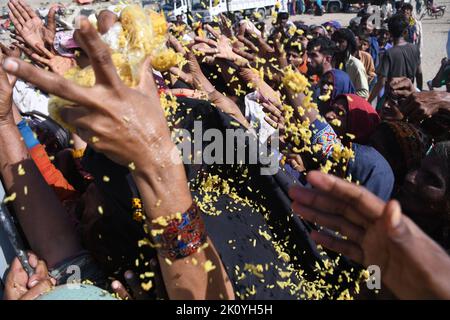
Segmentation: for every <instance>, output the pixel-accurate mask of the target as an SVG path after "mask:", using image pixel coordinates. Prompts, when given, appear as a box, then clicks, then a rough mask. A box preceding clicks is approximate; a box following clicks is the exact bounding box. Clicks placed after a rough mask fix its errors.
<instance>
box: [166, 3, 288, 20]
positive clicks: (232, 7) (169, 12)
mask: <svg viewBox="0 0 450 320" xmlns="http://www.w3.org/2000/svg"><path fill="white" fill-rule="evenodd" d="M277 3H279V5H277ZM276 7H279V11H287V0H245V1H243V0H167V1H166V2H165V3H164V4H163V5H162V10H163V11H164V13H165V14H166V17H167V20H169V21H175V20H176V17H177V16H179V15H182V16H183V20H185V22H187V21H186V19H187V17H188V16H189V20H194V21H198V20H201V21H203V22H211V21H212V20H213V17H215V16H217V15H218V14H220V13H232V14H236V15H239V16H242V17H248V16H252V15H253V16H254V17H256V18H257V20H260V21H262V20H264V19H265V18H266V17H267V16H269V15H271V14H272V12H273V10H275V8H276Z"/></svg>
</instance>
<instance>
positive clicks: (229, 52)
mask: <svg viewBox="0 0 450 320" xmlns="http://www.w3.org/2000/svg"><path fill="white" fill-rule="evenodd" d="M205 29H206V30H207V31H208V32H209V33H210V34H211V35H212V36H213V37H214V38H215V39H216V40H212V39H205V38H201V37H195V41H196V42H197V43H205V44H207V45H208V46H210V47H211V48H213V49H215V50H216V51H215V52H214V53H213V57H214V58H215V59H224V60H227V61H230V62H234V63H235V64H237V65H239V66H245V65H247V64H248V60H247V59H245V58H243V57H242V56H240V55H239V54H236V53H235V52H234V50H233V44H232V41H231V39H229V38H227V37H226V36H224V35H222V34H221V33H220V31H218V30H215V29H214V28H213V27H211V26H209V25H207V26H206V27H205ZM206 54H207V53H206Z"/></svg>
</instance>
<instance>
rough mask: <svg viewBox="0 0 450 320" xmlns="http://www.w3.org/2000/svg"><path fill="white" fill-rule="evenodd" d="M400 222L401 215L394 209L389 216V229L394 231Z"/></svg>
mask: <svg viewBox="0 0 450 320" xmlns="http://www.w3.org/2000/svg"><path fill="white" fill-rule="evenodd" d="M401 220H402V213H401V212H400V210H398V208H396V209H395V210H394V212H393V213H392V215H391V228H392V229H396V228H397V227H398V226H399V225H400V222H401Z"/></svg>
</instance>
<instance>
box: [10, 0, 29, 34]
mask: <svg viewBox="0 0 450 320" xmlns="http://www.w3.org/2000/svg"><path fill="white" fill-rule="evenodd" d="M16 6H17V2H15V1H10V2H8V8H9V10H10V15H9V17H10V19H11V21H12V22H13V24H14V26H15V27H16V28H17V27H19V29H18V31H20V29H21V28H22V27H23V25H24V24H25V19H24V18H23V17H22V15H21V14H20V12H19V10H18V8H17V7H16ZM16 23H17V24H16Z"/></svg>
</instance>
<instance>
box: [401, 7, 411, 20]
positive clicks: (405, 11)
mask: <svg viewBox="0 0 450 320" xmlns="http://www.w3.org/2000/svg"><path fill="white" fill-rule="evenodd" d="M403 14H404V15H405V16H406V17H407V18H408V19H409V18H411V16H412V12H411V10H409V9H404V10H403Z"/></svg>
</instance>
